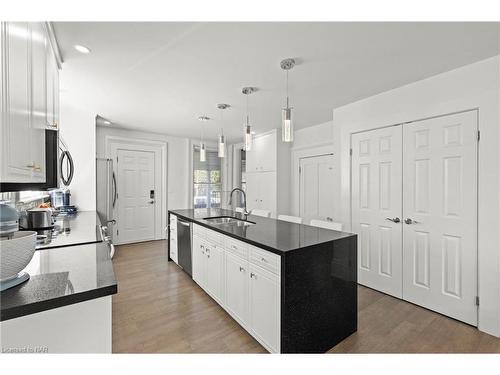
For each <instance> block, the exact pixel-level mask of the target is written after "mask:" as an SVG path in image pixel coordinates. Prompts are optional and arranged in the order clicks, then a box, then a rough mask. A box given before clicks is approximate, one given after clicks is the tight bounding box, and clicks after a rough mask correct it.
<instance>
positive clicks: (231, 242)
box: [225, 237, 248, 259]
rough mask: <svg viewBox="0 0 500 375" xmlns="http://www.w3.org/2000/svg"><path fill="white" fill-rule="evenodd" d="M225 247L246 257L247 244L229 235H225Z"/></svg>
mask: <svg viewBox="0 0 500 375" xmlns="http://www.w3.org/2000/svg"><path fill="white" fill-rule="evenodd" d="M225 240H226V241H225V242H226V243H225V248H226V250H227V251H229V252H231V253H233V254H236V255H239V256H240V257H242V258H243V259H248V245H247V244H246V243H244V242H242V241H238V240H235V239H234V238H231V237H225Z"/></svg>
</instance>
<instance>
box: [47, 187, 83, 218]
mask: <svg viewBox="0 0 500 375" xmlns="http://www.w3.org/2000/svg"><path fill="white" fill-rule="evenodd" d="M49 195H50V203H51V205H52V207H54V208H55V209H56V210H58V211H59V212H60V213H61V214H64V215H71V214H74V213H76V212H77V208H76V207H75V206H73V205H71V191H70V190H69V189H67V188H63V189H53V190H49Z"/></svg>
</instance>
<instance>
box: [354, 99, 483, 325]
mask: <svg viewBox="0 0 500 375" xmlns="http://www.w3.org/2000/svg"><path fill="white" fill-rule="evenodd" d="M470 111H476V113H477V117H478V118H479V108H470V109H464V110H461V111H454V112H449V113H444V114H440V115H436V116H428V117H423V118H419V119H414V120H409V121H404V122H399V123H395V124H390V125H384V126H374V127H369V126H368V127H366V128H365V129H363V130H359V131H354V132H349V150H352V136H353V135H354V134H359V133H364V132H367V131H371V130H377V129H384V128H388V127H391V126H398V125H401V126H405V124H409V123H412V122H417V121H423V120H430V119H434V118H439V117H444V116H449V115H454V114H459V113H464V112H470ZM476 130H477V131H480V123H479V120H478V121H477V124H476ZM479 149H480V142H477V147H476V186H477V187H478V188H477V189H476V278H477V281H476V288H477V296H479V295H480V283H479V277H480V268H479V183H480V179H479V176H480V175H479ZM403 152H404V150H403ZM352 199H353V196H352V154H351V153H350V157H349V226H350V230H351V231H352V228H353V222H352V211H353V209H352ZM480 309H481V305H479V306H478V308H477V314H478V322H477V323H478V324H477V328H478V329H479V324H480V320H479V317H480V312H479V311H480Z"/></svg>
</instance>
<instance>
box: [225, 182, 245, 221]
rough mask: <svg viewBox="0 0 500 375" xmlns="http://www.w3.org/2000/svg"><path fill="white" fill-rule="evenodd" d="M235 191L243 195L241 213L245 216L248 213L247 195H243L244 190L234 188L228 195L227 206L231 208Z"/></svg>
mask: <svg viewBox="0 0 500 375" xmlns="http://www.w3.org/2000/svg"><path fill="white" fill-rule="evenodd" d="M235 191H240V192H241V194H243V213H244V214H245V215H248V214H249V213H250V212H248V211H247V195H246V193H245V191H244V190H242V189H240V188H234V189H233V190H231V193H229V202H228V205H229V206H231V205H232V203H233V193H234V192H235Z"/></svg>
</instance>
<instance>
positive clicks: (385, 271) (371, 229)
mask: <svg viewBox="0 0 500 375" xmlns="http://www.w3.org/2000/svg"><path fill="white" fill-rule="evenodd" d="M401 129H402V126H391V127H387V128H383V129H377V130H372V131H367V132H363V133H358V134H353V135H352V140H351V141H352V228H353V231H354V232H355V233H357V234H358V282H359V283H360V284H363V285H366V286H368V287H371V288H374V289H377V290H380V291H382V292H384V293H387V294H391V295H393V296H395V297H399V298H401V297H402V223H401V213H402V207H401V206H402V191H401V183H402V164H401V163H402V160H401V159H402V156H401V155H402V130H401ZM389 219H395V221H397V222H393V221H391V220H389Z"/></svg>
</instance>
